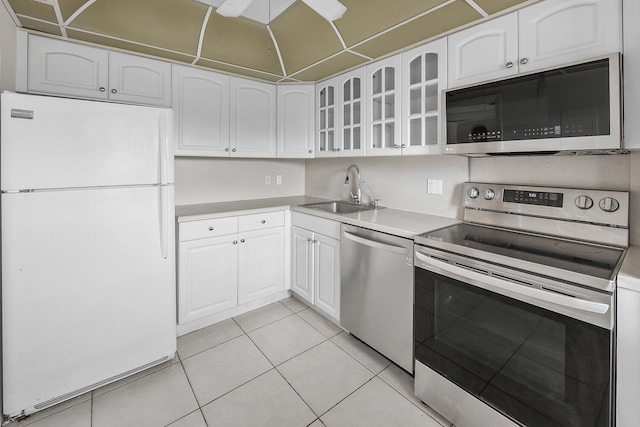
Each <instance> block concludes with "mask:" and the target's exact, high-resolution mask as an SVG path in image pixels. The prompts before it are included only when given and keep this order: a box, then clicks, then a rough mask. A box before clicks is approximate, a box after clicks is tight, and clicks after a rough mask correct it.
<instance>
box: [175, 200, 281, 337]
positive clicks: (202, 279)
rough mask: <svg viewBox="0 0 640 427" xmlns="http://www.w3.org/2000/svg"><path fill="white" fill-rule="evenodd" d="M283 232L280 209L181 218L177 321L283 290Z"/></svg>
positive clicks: (199, 317) (200, 318) (231, 307)
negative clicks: (264, 211)
mask: <svg viewBox="0 0 640 427" xmlns="http://www.w3.org/2000/svg"><path fill="white" fill-rule="evenodd" d="M284 236H285V232H284V212H283V211H279V212H268V213H264V214H251V215H242V216H233V217H227V218H216V219H210V220H199V221H190V222H182V223H180V224H179V226H178V240H179V243H178V324H179V325H183V324H186V323H189V322H194V321H202V319H206V318H207V317H211V316H213V315H217V314H220V313H222V312H224V311H226V310H230V309H234V308H236V307H238V306H241V305H242V304H247V303H250V302H253V301H256V300H258V299H261V298H265V297H269V296H270V295H273V294H276V293H278V292H280V291H284V290H285V240H284V239H285V237H284ZM231 315H235V313H232V314H231ZM227 317H231V316H227ZM211 319H212V321H211V322H204V323H201V324H200V326H205V325H206V324H207V323H213V322H214V321H218V320H221V319H219V318H214V317H211ZM195 329H197V328H195Z"/></svg>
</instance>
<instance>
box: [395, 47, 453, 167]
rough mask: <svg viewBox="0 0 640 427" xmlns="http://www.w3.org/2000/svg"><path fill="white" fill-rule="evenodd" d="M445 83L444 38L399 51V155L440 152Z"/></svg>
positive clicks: (445, 54)
mask: <svg viewBox="0 0 640 427" xmlns="http://www.w3.org/2000/svg"><path fill="white" fill-rule="evenodd" d="M446 82H447V41H446V39H444V38H443V39H439V40H436V41H433V42H431V43H428V44H426V45H423V46H420V47H418V48H415V49H413V50H410V51H408V52H405V53H403V54H402V90H403V94H402V135H403V138H404V140H405V141H406V143H405V144H406V146H405V147H404V148H403V149H402V154H403V155H405V154H440V153H441V152H442V144H440V143H439V141H441V131H440V128H441V127H440V120H439V117H440V106H441V105H442V100H441V94H442V89H444V88H445V87H446Z"/></svg>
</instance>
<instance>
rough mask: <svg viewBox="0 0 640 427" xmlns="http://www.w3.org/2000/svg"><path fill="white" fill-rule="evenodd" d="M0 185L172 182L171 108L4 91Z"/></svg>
mask: <svg viewBox="0 0 640 427" xmlns="http://www.w3.org/2000/svg"><path fill="white" fill-rule="evenodd" d="M1 122H2V129H1V130H0V132H1V140H2V145H1V151H0V163H1V169H0V175H1V176H0V183H1V185H2V190H5V191H7V190H25V189H51V188H78V187H96V186H118V185H140V184H156V183H167V182H173V162H172V161H170V160H171V159H172V158H173V157H172V156H173V151H172V150H173V148H172V144H171V143H170V141H169V140H168V137H169V136H170V135H172V132H173V130H172V124H173V112H172V111H171V110H167V109H162V108H152V107H139V106H133V105H121V104H112V103H106V102H97V101H82V100H77V99H64V98H54V97H47V96H35V95H22V94H15V93H3V94H2V116H1Z"/></svg>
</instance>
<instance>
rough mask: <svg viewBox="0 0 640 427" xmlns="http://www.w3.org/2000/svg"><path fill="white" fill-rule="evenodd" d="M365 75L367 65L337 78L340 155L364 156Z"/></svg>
mask: <svg viewBox="0 0 640 427" xmlns="http://www.w3.org/2000/svg"><path fill="white" fill-rule="evenodd" d="M365 77H366V73H365V67H360V68H359V69H357V70H355V71H352V72H350V73H347V74H343V75H342V76H340V77H338V78H337V88H338V97H337V98H338V103H337V104H338V129H337V134H336V136H337V137H338V147H340V149H341V150H340V151H339V152H338V155H339V156H364V147H365V141H366V135H365V130H366V127H365V125H364V124H365V122H366V109H365V102H364V101H365V99H366V97H365V95H364V93H365Z"/></svg>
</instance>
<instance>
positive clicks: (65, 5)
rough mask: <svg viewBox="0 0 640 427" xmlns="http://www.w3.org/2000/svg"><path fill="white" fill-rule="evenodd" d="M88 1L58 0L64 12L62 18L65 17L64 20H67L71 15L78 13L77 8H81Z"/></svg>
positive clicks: (61, 10)
mask: <svg viewBox="0 0 640 427" xmlns="http://www.w3.org/2000/svg"><path fill="white" fill-rule="evenodd" d="M88 2H89V0H58V4H59V5H60V13H62V19H64V22H67V20H68V19H69V18H70V17H71V15H73V14H74V13H76V10H78V9H80V8H81V7H82V6H84V5H85V3H88Z"/></svg>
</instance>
